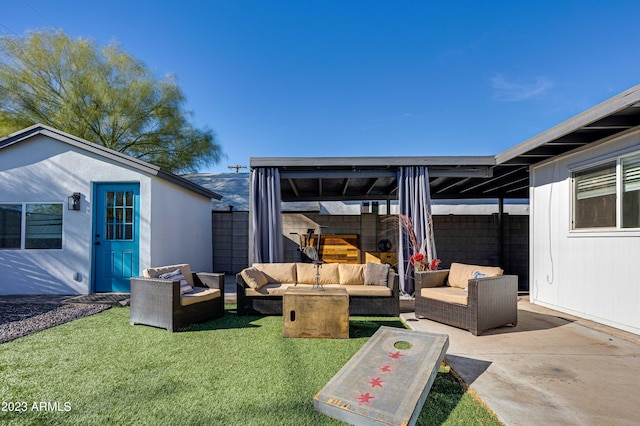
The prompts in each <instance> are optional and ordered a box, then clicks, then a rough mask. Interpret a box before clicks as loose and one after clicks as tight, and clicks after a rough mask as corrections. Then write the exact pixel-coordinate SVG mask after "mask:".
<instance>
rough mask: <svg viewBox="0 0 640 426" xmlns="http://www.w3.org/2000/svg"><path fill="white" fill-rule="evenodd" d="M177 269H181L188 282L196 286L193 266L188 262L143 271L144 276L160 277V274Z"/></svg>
mask: <svg viewBox="0 0 640 426" xmlns="http://www.w3.org/2000/svg"><path fill="white" fill-rule="evenodd" d="M176 269H180V272H181V273H182V275H184V279H185V280H187V282H188V283H189V285H190V286H191V287H194V286H195V284H194V282H193V275H192V274H191V267H190V266H189V264H188V263H181V264H178V265H170V266H157V267H154V268H147V269H145V270H143V271H142V276H143V277H145V278H158V277H159V276H160V275H162V274H166V273H167V272H173V271H175V270H176Z"/></svg>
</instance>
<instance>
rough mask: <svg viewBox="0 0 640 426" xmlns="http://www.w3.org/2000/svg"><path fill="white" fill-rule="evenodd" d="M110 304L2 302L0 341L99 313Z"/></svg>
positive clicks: (0, 306)
mask: <svg viewBox="0 0 640 426" xmlns="http://www.w3.org/2000/svg"><path fill="white" fill-rule="evenodd" d="M110 307H111V306H110V305H103V304H79V303H69V304H62V305H61V304H58V303H2V304H0V343H4V342H8V341H10V340H14V339H17V338H18V337H23V336H26V335H28V334H31V333H35V332H36V331H41V330H45V329H47V328H51V327H55V326H56V325H60V324H64V323H66V322H69V321H73V320H75V319H78V318H82V317H86V316H88V315H93V314H97V313H98V312H102V311H104V310H106V309H109V308H110Z"/></svg>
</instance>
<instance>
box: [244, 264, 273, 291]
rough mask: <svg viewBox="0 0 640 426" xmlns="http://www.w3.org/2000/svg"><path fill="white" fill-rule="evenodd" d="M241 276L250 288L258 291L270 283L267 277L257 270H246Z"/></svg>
mask: <svg viewBox="0 0 640 426" xmlns="http://www.w3.org/2000/svg"><path fill="white" fill-rule="evenodd" d="M240 275H241V276H242V279H243V280H244V282H245V283H247V285H248V286H249V287H251V288H254V289H256V290H259V289H260V288H261V287H262V286H264V285H265V284H268V283H269V280H268V279H267V277H265V276H264V274H263V273H262V272H260V270H259V269H257V268H253V267H251V268H245V269H243V270H242V271H240Z"/></svg>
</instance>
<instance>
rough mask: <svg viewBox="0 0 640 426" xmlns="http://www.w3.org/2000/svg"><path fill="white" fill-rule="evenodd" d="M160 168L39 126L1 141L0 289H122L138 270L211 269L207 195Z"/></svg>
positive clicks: (74, 291)
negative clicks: (180, 266)
mask: <svg viewBox="0 0 640 426" xmlns="http://www.w3.org/2000/svg"><path fill="white" fill-rule="evenodd" d="M212 198H213V199H220V198H221V196H220V195H218V194H216V193H214V192H212V191H210V190H207V189H205V188H203V187H201V186H199V185H196V184H194V183H192V182H190V181H188V180H186V179H184V178H182V177H179V176H177V175H174V174H172V173H169V172H167V171H165V170H163V169H161V168H159V167H157V166H154V165H152V164H149V163H146V162H144V161H140V160H137V159H135V158H132V157H129V156H127V155H124V154H122V153H119V152H117V151H113V150H110V149H107V148H105V147H103V146H101V145H97V144H94V143H92V142H89V141H86V140H83V139H80V138H77V137H75V136H72V135H69V134H66V133H63V132H61V131H59V130H56V129H54V128H51V127H47V126H44V125H35V126H32V127H29V128H27V129H24V130H21V131H19V132H16V133H14V134H11V135H9V136H6V137H4V138H2V139H0V294H4V295H8V294H90V293H97V292H128V291H129V277H131V276H136V275H138V274H139V273H140V271H142V269H144V268H147V267H150V266H157V265H167V264H175V263H189V264H191V266H192V269H193V270H196V271H211V268H212V229H211V226H212V221H211V199H212Z"/></svg>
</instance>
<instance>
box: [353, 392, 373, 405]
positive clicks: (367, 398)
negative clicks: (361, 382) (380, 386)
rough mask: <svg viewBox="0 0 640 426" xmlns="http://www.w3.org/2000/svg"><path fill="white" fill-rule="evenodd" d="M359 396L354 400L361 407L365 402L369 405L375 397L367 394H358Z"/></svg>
mask: <svg viewBox="0 0 640 426" xmlns="http://www.w3.org/2000/svg"><path fill="white" fill-rule="evenodd" d="M358 393H359V394H360V395H359V396H358V397H357V398H356V399H357V400H358V401H359V402H358V405H362V403H363V402H366V403H367V404H369V403H371V400H372V399H374V398H375V396H373V395H371V394H370V393H369V392H367V393H360V392H358Z"/></svg>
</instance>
